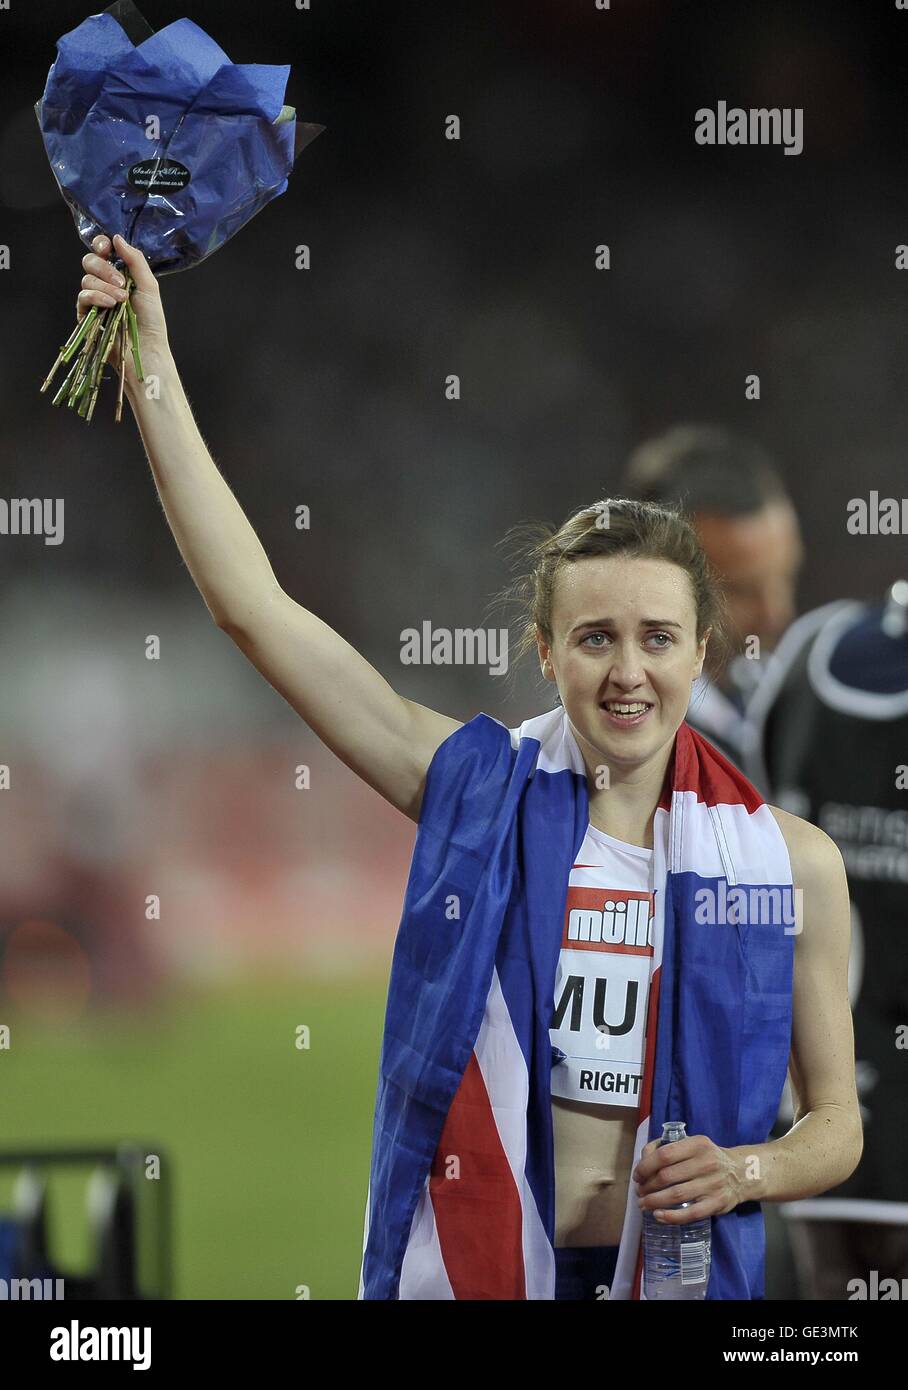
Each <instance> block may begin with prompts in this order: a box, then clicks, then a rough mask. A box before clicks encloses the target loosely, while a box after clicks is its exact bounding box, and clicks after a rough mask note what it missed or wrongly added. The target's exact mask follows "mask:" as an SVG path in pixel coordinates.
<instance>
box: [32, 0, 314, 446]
mask: <svg viewBox="0 0 908 1390" xmlns="http://www.w3.org/2000/svg"><path fill="white" fill-rule="evenodd" d="M289 75H290V68H289V66H266V65H263V64H257V63H255V64H238V63H231V61H230V59H229V58H228V57H227V54H226V53H225V52H224V51H223V49H221V48H219V47H218V45H217V44H216V43H215V42H214V40H213V39H211V38H209V36H208V35H207V34H206V33H205V32H204V31H203V30H202V29H200V28H199V27H198V25H196V24H194V23H193V22H192V20H190V19H178V20H176V21H175V22H174V23H173V24H168V25H167V27H166V28H165V29H162V30H161V31H160V32H159V33H155V32H154V30H153V29H151V27H150V26H149V25H148V23H147V22H146V20H145V19H144V18H143V17H142V15H141V14H140V13H139V11H138V10H137V9H136V7H135V5H134V4H133V3H132V0H116V3H115V4H113V5H110V6H109V8H108V9H106V10H105V11H104V12H103V13H102V14H95V15H91V16H89V18H88V19H86V20H84V21H83V22H82V23H81V24H80V25H79V26H78V28H76V29H73V30H72V31H71V32H70V33H68V34H64V35H63V37H62V38H60V39H58V40H57V57H56V60H55V61H54V63H53V65H52V66H51V69H50V72H49V73H48V77H47V85H46V86H45V89H44V95H43V97H42V98H41V100H40V101H38V102H36V103H35V114H36V116H37V118H38V124H39V126H40V129H41V136H42V139H43V141H44V148H45V150H46V151H47V156H48V159H49V160H50V164H51V168H52V169H53V172H54V177H55V178H56V180H57V184H58V186H59V188H60V192H61V193H62V195H63V198H64V199H65V201H66V203H67V204H68V205H69V207H70V210H71V211H72V214H73V218H74V219H75V223H76V227H77V229H78V232H79V236H80V237H81V238H82V241H83V242H84V243H85V245H86V246H88V247H91V245H92V241H93V239H94V237H95V236H96V235H97V234H98V233H103V234H104V235H105V236H108V237H109V238H110V240H111V243H113V236H114V233H115V232H119V233H120V235H121V236H122V237H123V238H125V240H126V241H127V242H128V243H130V244H131V245H133V246H136V247H138V249H139V250H140V251H142V252H143V253H144V255H145V257H146V259H147V261H148V263H149V265H150V267H151V269H152V270H153V271H154V272H155V274H156V275H169V274H172V273H173V272H175V271H178V270H188V269H189V267H190V266H193V265H197V264H198V262H199V261H202V260H204V259H205V258H206V257H207V256H210V255H211V254H212V252H214V251H217V249H218V247H220V246H223V244H224V242H225V241H227V239H228V238H229V237H232V236H233V235H234V233H235V232H238V231H239V230H240V228H241V227H242V226H244V225H245V224H246V223H247V222H248V221H249V219H250V218H252V217H254V216H255V214H256V213H257V212H259V211H260V209H261V208H263V207H264V206H265V204H266V203H269V202H270V201H271V199H272V198H276V197H278V196H279V195H280V194H281V193H283V192H284V191H285V189H286V187H287V182H288V176H289V175H290V173H291V171H292V169H293V165H294V162H295V160H296V157H297V155H298V154H299V153H300V151H301V150H302V149H303V148H305V146H306V145H308V144H309V143H310V142H311V141H312V140H314V139H315V137H316V136H317V135H318V134H320V132H321V131H323V130H324V129H325V127H324V126H323V125H315V124H312V123H306V122H300V121H298V120H297V119H296V111H295V109H294V108H293V107H292V106H285V105H284V93H285V89H286V85H287V79H288V77H289ZM114 264H115V265H116V266H117V267H118V268H123V262H122V261H121V260H118V261H115V262H114ZM124 273H125V279H126V291H127V294H126V298H125V299H124V300H123V302H122V303H120V304H118V305H116V306H115V307H113V308H110V309H101V310H100V311H99V309H98V307H97V306H96V305H95V306H93V307H92V309H91V310H90V311H89V312H88V313H87V314H86V315H85V317H84V318H83V319H82V321H81V323H79V324H77V326H76V328H75V329H74V330H73V332H72V334H71V335H70V337H69V339H68V340H67V342H66V343H64V344H63V346H62V347H61V349H60V352H59V354H58V356H57V360H56V362H55V363H54V365H53V368H52V369H51V372H50V374H49V376H48V377H47V380H46V381H45V382H44V385H43V386H42V387H41V390H42V391H46V390H47V388H48V386H49V385H50V384H51V381H52V379H53V377H54V374H55V373H56V371H57V368H58V367H59V366H60V365H61V363H66V364H67V365H68V372H67V375H66V377H65V379H64V381H63V384H62V385H61V386H60V388H59V390H58V391H57V394H56V395H55V396H54V398H53V401H54V405H59V404H60V402H61V401H63V400H64V399H65V400H66V403H67V405H69V406H72V407H74V408H76V409H77V410H78V413H79V415H81V416H83V417H84V418H86V419H88V420H90V419H91V417H92V412H93V410H94V407H95V400H96V399H97V395H98V390H99V388H100V382H101V379H102V374H103V371H104V365H105V363H106V362H107V359H108V357H109V356H110V353H111V350H112V348H113V346H114V342H115V341H116V342H117V344H118V347H119V354H120V391H119V397H118V400H117V413H116V419H117V420H119V419H120V412H121V408H122V398H123V374H124V371H125V363H126V351H127V337H128V339H129V344H130V346H131V348H132V354H133V360H134V363H135V369H136V375H137V377H138V379H139V380H140V381H142V380H144V377H143V373H142V362H141V355H140V352H139V340H138V332H137V327H136V315H135V311H134V310H133V308H132V305H131V302H130V294H131V291H132V289H133V287H134V282H133V280H132V277H131V275H129V273H128V271H126V272H124Z"/></svg>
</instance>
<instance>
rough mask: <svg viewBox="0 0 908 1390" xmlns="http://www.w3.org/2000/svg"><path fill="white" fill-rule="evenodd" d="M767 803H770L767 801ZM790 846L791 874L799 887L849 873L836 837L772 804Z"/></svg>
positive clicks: (773, 812)
mask: <svg viewBox="0 0 908 1390" xmlns="http://www.w3.org/2000/svg"><path fill="white" fill-rule="evenodd" d="M767 805H769V803H768V802H767ZM769 810H770V811H772V814H773V815H774V816H775V819H776V824H777V825H778V827H779V829H780V830H781V832H782V837H783V839H784V840H785V844H786V846H787V848H788V857H789V859H790V860H791V873H792V879H793V880H794V883H795V886H796V887H802V888H803V887H804V886H805V885H806V884H808V883H815V882H817V880H818V879H828V878H829V875H830V874H842V875H844V873H845V864H844V861H843V859H842V855H841V852H840V850H839V847H838V845H837V844H836V842H835V840H833V839H831V838H830V836H829V835H827V834H826V831H825V830H821V829H820V827H819V826H818V825H813V824H811V822H810V821H809V820H804V818H803V817H802V816H793V815H792V814H791V812H790V811H783V810H782V808H781V807H780V806H769Z"/></svg>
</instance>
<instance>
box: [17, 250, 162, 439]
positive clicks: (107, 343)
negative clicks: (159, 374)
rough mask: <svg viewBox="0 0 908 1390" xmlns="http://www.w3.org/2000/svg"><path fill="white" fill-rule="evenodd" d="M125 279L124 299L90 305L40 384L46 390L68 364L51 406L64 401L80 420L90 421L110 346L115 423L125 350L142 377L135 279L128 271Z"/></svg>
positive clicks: (119, 408) (120, 401) (120, 410)
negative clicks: (114, 364) (115, 379)
mask: <svg viewBox="0 0 908 1390" xmlns="http://www.w3.org/2000/svg"><path fill="white" fill-rule="evenodd" d="M125 278H126V298H125V299H123V300H121V301H120V303H119V304H117V305H116V306H114V307H113V308H103V309H101V308H98V306H97V305H93V306H92V308H91V309H89V311H88V313H87V314H86V315H85V317H84V318H83V319H82V321H81V322H80V323H77V324H76V326H75V328H74V329H73V331H72V333H71V334H70V335H69V337H68V338H67V340H66V342H65V343H64V344H63V346H62V347H61V349H60V351H59V353H58V354H57V360H56V361H55V362H54V365H53V366H52V367H51V369H50V372H49V373H48V375H47V377H46V379H45V381H44V384H43V386H42V387H41V390H42V391H46V390H47V388H48V387H49V386H50V384H51V382H52V381H53V379H54V376H55V375H56V372H57V368H58V367H60V366H61V364H62V363H67V364H69V363H71V364H72V365H71V366H70V367H69V370H68V372H67V374H66V376H65V377H64V379H63V383H62V385H61V386H60V388H59V390H58V391H57V394H56V395H55V396H54V397H53V403H54V405H60V404H61V402H62V401H63V400H64V399H65V401H66V404H67V405H68V406H69V407H70V408H71V409H74V410H75V411H76V412H77V414H79V415H81V416H82V418H83V419H85V420H88V421H90V420H91V417H92V415H93V413H94V409H95V402H96V401H97V399H98V392H99V391H100V389H101V382H102V381H103V379H104V376H103V374H104V368H105V367H106V365H107V359H108V358H109V357H110V354H111V352H112V350H113V348H114V345H116V347H117V351H118V352H119V355H120V364H119V387H118V391H117V409H116V415H115V416H114V420H115V422H116V423H117V424H119V422H120V419H121V418H122V414H123V391H124V387H125V384H126V352H127V348H128V347H129V348H131V350H132V358H133V363H134V365H135V370H136V376H137V377H138V379H139V381H144V380H145V373H144V372H143V370H142V356H141V353H140V351H139V325H138V320H137V318H136V312H135V310H134V309H133V307H132V292H133V290H134V288H135V281H134V280H133V278H132V276H131V275H130V274H129V272H128V271H126V272H125Z"/></svg>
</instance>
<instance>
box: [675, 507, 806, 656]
mask: <svg viewBox="0 0 908 1390" xmlns="http://www.w3.org/2000/svg"><path fill="white" fill-rule="evenodd" d="M696 529H697V534H698V536H699V538H700V544H701V545H702V546H703V549H704V550H705V552H706V556H707V559H708V560H709V562H710V564H711V565H712V566H713V568H714V569H715V570H716V571H717V572H718V574H719V576H720V577H721V579H722V587H723V589H724V590H725V595H726V598H727V601H728V617H729V626H730V628H731V631H730V633H729V636H730V637H731V639H732V642H733V644H734V645H735V646H736V647H737V649H738V651H741V650H743V648H744V643H745V641H746V639H747V638H748V637H759V639H760V649H761V654H762V652H763V651H764V650H765V651H772V649H773V647H775V645H776V643H777V642H778V640H779V638H780V637H781V636H782V633H783V632H784V631H785V629H786V628H787V627H788V625H789V624H790V623H791V622H792V621H793V619H794V616H795V587H796V585H797V580H798V572H799V570H800V568H801V563H802V561H803V558H804V554H803V548H802V545H801V533H800V528H799V526H798V519H797V516H796V514H795V511H794V508H793V507H792V506H791V505H790V504H789V503H788V502H774V503H772V505H770V506H766V507H763V508H762V510H761V511H759V512H754V513H752V515H750V516H741V517H727V516H709V515H706V514H704V513H700V514H698V515H697V517H696Z"/></svg>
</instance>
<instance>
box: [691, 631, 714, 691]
mask: <svg viewBox="0 0 908 1390" xmlns="http://www.w3.org/2000/svg"><path fill="white" fill-rule="evenodd" d="M712 631H713V630H712V628H711V627H708V628H707V629H706V631H705V632H704V634H703V636H702V637H701V638H700V642H699V645H698V647H697V670H696V674H695V676H694V680H696V679H697V677H698V676H699V675H700V673H701V671H702V670H703V662H704V661H705V660H706V648H707V645H708V643H709V639H710V637H711V636H712Z"/></svg>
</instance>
